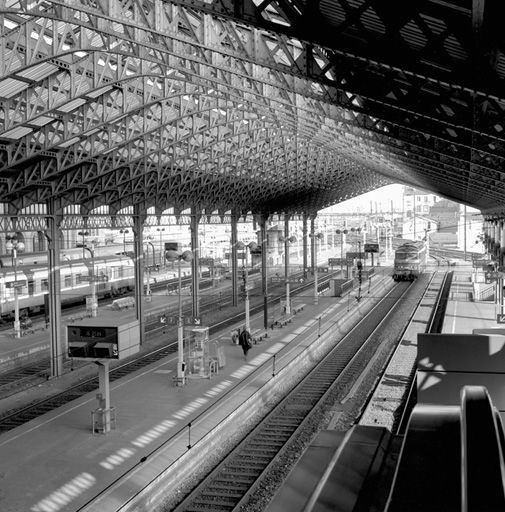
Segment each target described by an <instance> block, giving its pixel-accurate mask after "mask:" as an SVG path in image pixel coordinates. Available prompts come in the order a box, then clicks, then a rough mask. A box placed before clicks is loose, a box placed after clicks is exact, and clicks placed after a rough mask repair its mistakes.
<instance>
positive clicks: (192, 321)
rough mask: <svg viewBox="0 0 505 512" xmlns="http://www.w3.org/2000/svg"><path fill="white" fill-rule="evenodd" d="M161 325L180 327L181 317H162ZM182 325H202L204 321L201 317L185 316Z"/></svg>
mask: <svg viewBox="0 0 505 512" xmlns="http://www.w3.org/2000/svg"><path fill="white" fill-rule="evenodd" d="M160 323H161V324H166V325H178V323H179V317H178V316H169V315H162V316H160ZM182 323H183V324H184V325H201V323H202V320H201V318H200V317H199V316H185V317H183V318H182Z"/></svg>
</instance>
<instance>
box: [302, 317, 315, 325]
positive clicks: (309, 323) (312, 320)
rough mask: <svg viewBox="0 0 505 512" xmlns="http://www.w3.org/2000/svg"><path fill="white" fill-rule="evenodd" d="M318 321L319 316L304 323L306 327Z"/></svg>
mask: <svg viewBox="0 0 505 512" xmlns="http://www.w3.org/2000/svg"><path fill="white" fill-rule="evenodd" d="M316 322H317V318H312V319H310V320H309V321H308V322H305V323H304V324H303V326H304V327H312V326H313V325H314V324H315V323H316Z"/></svg>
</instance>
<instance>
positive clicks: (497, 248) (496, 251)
mask: <svg viewBox="0 0 505 512" xmlns="http://www.w3.org/2000/svg"><path fill="white" fill-rule="evenodd" d="M500 239H501V237H500V221H499V220H495V221H494V250H493V254H494V256H495V257H496V258H497V259H498V258H499V257H500Z"/></svg>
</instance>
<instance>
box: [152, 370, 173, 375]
mask: <svg viewBox="0 0 505 512" xmlns="http://www.w3.org/2000/svg"><path fill="white" fill-rule="evenodd" d="M153 373H161V374H167V373H173V370H154V372H153Z"/></svg>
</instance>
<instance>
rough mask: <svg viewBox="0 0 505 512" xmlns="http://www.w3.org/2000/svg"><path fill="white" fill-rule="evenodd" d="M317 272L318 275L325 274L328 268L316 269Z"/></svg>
mask: <svg viewBox="0 0 505 512" xmlns="http://www.w3.org/2000/svg"><path fill="white" fill-rule="evenodd" d="M317 271H318V272H319V273H320V274H327V273H328V267H317Z"/></svg>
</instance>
